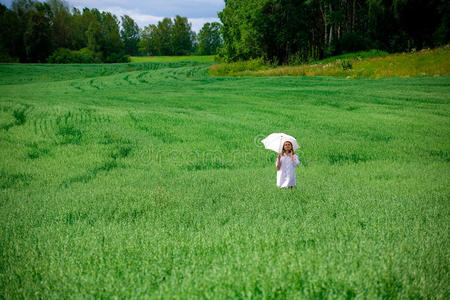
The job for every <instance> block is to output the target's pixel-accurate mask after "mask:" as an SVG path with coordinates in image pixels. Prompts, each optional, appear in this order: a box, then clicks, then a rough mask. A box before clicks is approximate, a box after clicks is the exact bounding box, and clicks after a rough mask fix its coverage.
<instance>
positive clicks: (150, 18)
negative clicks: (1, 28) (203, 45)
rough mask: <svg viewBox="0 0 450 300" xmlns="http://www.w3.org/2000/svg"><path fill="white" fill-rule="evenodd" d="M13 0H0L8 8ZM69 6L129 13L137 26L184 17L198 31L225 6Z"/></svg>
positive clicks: (156, 0) (116, 0) (90, 0)
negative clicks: (168, 18)
mask: <svg viewBox="0 0 450 300" xmlns="http://www.w3.org/2000/svg"><path fill="white" fill-rule="evenodd" d="M12 2H13V0H0V3H2V4H3V5H6V6H8V7H11V3H12ZM66 2H67V3H68V4H69V6H71V7H77V8H80V9H82V8H84V7H88V8H98V9H99V10H101V11H109V12H111V13H113V14H115V15H116V16H117V17H119V19H120V16H123V15H129V16H130V17H132V18H133V19H134V20H135V21H136V23H138V25H139V27H141V28H143V27H144V26H147V25H148V24H156V23H158V21H160V20H162V18H164V17H170V18H173V17H175V16H176V15H180V16H182V17H187V18H188V19H189V22H190V23H192V30H194V31H196V32H198V31H199V30H200V29H201V28H202V26H203V24H204V23H206V22H213V21H219V19H218V18H217V12H219V11H221V10H222V9H223V8H224V7H225V2H224V0H66Z"/></svg>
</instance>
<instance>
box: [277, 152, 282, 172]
mask: <svg viewBox="0 0 450 300" xmlns="http://www.w3.org/2000/svg"><path fill="white" fill-rule="evenodd" d="M280 168H281V155H280V154H278V156H277V171H280Z"/></svg>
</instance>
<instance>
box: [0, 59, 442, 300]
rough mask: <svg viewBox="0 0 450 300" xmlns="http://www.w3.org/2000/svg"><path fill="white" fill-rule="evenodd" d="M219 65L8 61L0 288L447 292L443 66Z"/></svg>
mask: <svg viewBox="0 0 450 300" xmlns="http://www.w3.org/2000/svg"><path fill="white" fill-rule="evenodd" d="M210 66H211V64H208V63H196V62H183V63H182V62H178V63H130V64H119V65H16V64H2V65H0V108H1V109H0V128H1V129H0V149H1V153H2V154H1V156H0V203H1V208H0V250H1V251H0V298H4V299H10V298H43V299H49V298H60V299H61V298H62V299H63V298H114V297H118V298H168V299H173V298H177V299H188V298H189V299H197V298H211V299H223V298H232V299H234V298H239V299H284V298H288V299H326V298H328V299H352V298H358V299H365V298H367V299H377V298H385V299H406V298H412V299H448V296H449V293H450V291H449V257H450V251H449V249H450V247H449V246H450V245H449V216H450V205H449V198H450V197H449V196H450V184H449V178H450V168H449V163H450V140H449V137H450V97H449V95H450V77H449V76H440V77H435V78H433V77H421V78H406V79H405V78H404V79H400V78H389V79H378V80H370V79H354V80H350V79H344V78H331V77H261V78H257V77H211V76H209V75H208V68H209V67H210ZM272 132H285V133H287V134H290V135H293V136H295V137H297V139H298V140H299V143H300V145H301V149H299V151H297V154H298V155H299V157H300V160H301V162H302V164H301V166H299V168H297V188H296V189H294V190H279V189H277V188H276V186H275V183H276V170H275V158H276V154H275V153H274V152H270V151H268V150H265V149H263V148H262V147H261V146H262V144H261V143H260V142H259V141H260V140H261V139H262V138H263V137H264V136H266V135H268V134H270V133H272Z"/></svg>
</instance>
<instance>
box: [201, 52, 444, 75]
mask: <svg viewBox="0 0 450 300" xmlns="http://www.w3.org/2000/svg"><path fill="white" fill-rule="evenodd" d="M374 53H375V54H377V57H366V56H370V54H371V53H370V52H367V53H361V55H360V57H355V55H357V54H349V55H343V56H339V57H334V58H329V59H326V60H323V61H319V62H317V63H316V64H312V65H300V66H280V67H276V68H271V67H268V66H265V65H263V64H258V63H255V62H237V63H231V64H220V65H215V66H213V67H211V70H210V73H211V74H212V75H221V76H223V75H232V76H335V77H347V78H386V77H416V76H435V75H436V76H440V75H448V74H450V46H445V47H442V48H437V49H433V50H422V51H419V52H412V53H399V54H392V55H386V54H385V53H380V54H381V55H379V56H378V53H377V52H374ZM366 54H367V55H366ZM343 60H348V61H350V62H351V64H352V68H351V69H348V70H344V69H343V67H342V62H343Z"/></svg>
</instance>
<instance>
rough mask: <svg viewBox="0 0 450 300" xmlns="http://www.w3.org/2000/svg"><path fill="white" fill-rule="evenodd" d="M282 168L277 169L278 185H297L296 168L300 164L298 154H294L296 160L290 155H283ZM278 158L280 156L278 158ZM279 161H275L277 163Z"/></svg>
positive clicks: (284, 186)
mask: <svg viewBox="0 0 450 300" xmlns="http://www.w3.org/2000/svg"><path fill="white" fill-rule="evenodd" d="M280 159H281V168H280V170H278V171H277V186H278V187H280V188H287V187H290V186H295V185H296V181H295V168H296V167H297V166H298V165H299V163H300V161H299V160H298V156H297V154H294V161H292V159H291V157H290V156H289V155H286V154H284V155H282V156H281V158H280ZM277 160H278V158H277ZM276 164H277V162H276V161H275V165H276Z"/></svg>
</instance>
